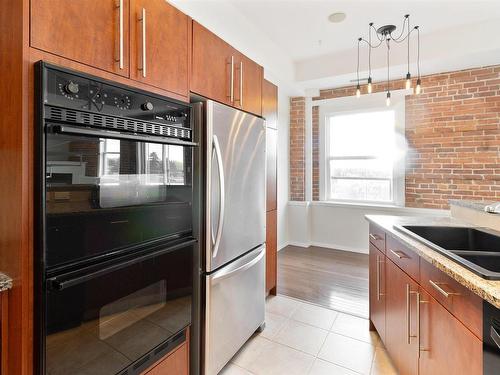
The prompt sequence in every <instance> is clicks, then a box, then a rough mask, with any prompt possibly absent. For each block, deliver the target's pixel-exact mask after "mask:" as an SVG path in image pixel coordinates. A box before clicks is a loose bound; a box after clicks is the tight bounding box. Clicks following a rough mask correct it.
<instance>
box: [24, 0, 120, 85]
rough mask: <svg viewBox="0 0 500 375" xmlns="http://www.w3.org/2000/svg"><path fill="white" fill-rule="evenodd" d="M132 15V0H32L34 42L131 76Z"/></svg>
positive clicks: (40, 47) (43, 48) (32, 40)
mask: <svg viewBox="0 0 500 375" xmlns="http://www.w3.org/2000/svg"><path fill="white" fill-rule="evenodd" d="M128 15H129V3H128V0H122V1H120V0H101V1H94V0H78V1H69V0H31V25H30V30H31V31H30V43H31V46H32V47H34V48H38V49H41V50H43V51H46V52H49V53H53V54H55V55H58V56H62V57H64V58H67V59H70V60H74V61H78V62H80V63H82V64H87V65H90V66H92V67H95V68H99V69H102V70H106V71H108V72H112V73H116V74H120V75H123V76H127V77H128V75H129V43H128V41H129V29H128V25H129V24H128ZM120 48H121V53H120ZM120 57H121V64H120Z"/></svg>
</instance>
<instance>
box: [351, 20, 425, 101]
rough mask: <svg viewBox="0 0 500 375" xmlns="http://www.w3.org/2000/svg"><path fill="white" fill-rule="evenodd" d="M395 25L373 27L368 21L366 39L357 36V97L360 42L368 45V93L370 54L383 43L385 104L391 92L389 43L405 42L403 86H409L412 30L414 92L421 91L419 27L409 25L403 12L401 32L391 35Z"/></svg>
mask: <svg viewBox="0 0 500 375" xmlns="http://www.w3.org/2000/svg"><path fill="white" fill-rule="evenodd" d="M396 29H397V28H396V26H394V25H384V26H380V27H379V28H375V26H374V23H373V22H370V23H369V24H368V40H366V39H364V38H362V37H360V38H358V60H357V70H356V77H357V86H356V96H357V97H358V98H359V97H360V96H361V87H360V78H359V68H360V63H359V52H360V46H361V44H362V43H366V44H367V45H368V85H367V91H368V93H369V94H371V93H372V82H373V80H372V64H371V56H372V49H375V48H378V47H380V46H383V45H385V46H386V48H387V82H386V90H387V105H390V103H391V92H390V51H391V43H397V44H399V43H403V42H406V49H407V58H408V62H407V63H408V72H407V73H406V77H405V79H406V81H405V87H406V89H410V88H411V80H412V76H411V73H410V39H411V36H412V33H413V32H416V34H417V53H416V60H417V61H416V65H417V86H416V87H415V94H417V95H418V94H420V92H421V82H422V81H421V79H420V28H419V26H414V27H413V28H411V27H410V15H409V14H405V16H404V19H403V27H402V28H401V32H400V33H399V35H398V36H394V35H392V34H393V33H394V32H395V31H396ZM373 31H375V37H376V39H375V42H374V43H372V33H373Z"/></svg>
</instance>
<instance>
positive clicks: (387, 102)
mask: <svg viewBox="0 0 500 375" xmlns="http://www.w3.org/2000/svg"><path fill="white" fill-rule="evenodd" d="M390 42H391V39H390V38H387V39H386V44H387V98H386V99H385V105H386V106H388V107H389V106H390V105H391V91H390V84H391V83H390V76H391V74H390V73H391V72H390V66H391V61H390V59H389V56H390V51H391V45H390Z"/></svg>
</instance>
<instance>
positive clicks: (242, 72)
mask: <svg viewBox="0 0 500 375" xmlns="http://www.w3.org/2000/svg"><path fill="white" fill-rule="evenodd" d="M235 55H236V62H235V68H234V69H235V74H236V78H235V80H234V82H235V83H234V88H235V92H236V93H235V99H234V105H235V106H236V107H238V108H240V109H243V110H244V111H247V112H251V113H254V114H256V115H259V116H260V115H262V80H263V79H264V70H263V68H262V67H261V66H260V65H258V64H257V63H255V62H254V61H252V60H250V59H249V58H248V57H246V56H245V55H243V54H242V53H239V52H237V51H235Z"/></svg>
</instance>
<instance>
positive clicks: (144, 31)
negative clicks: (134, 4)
mask: <svg viewBox="0 0 500 375" xmlns="http://www.w3.org/2000/svg"><path fill="white" fill-rule="evenodd" d="M139 21H140V22H141V23H142V66H141V67H140V68H139V70H141V71H142V76H143V77H144V78H146V75H147V72H146V9H145V8H142V11H141V14H140V15H139Z"/></svg>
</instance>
